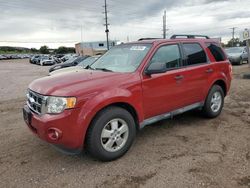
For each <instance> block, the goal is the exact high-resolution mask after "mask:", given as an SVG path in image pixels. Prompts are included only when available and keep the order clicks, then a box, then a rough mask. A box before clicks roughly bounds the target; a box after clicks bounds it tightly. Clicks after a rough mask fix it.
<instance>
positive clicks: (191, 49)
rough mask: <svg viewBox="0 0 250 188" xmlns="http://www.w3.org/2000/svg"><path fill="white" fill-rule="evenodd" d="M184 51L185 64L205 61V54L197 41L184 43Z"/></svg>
mask: <svg viewBox="0 0 250 188" xmlns="http://www.w3.org/2000/svg"><path fill="white" fill-rule="evenodd" d="M183 49H184V52H185V54H186V56H187V65H188V66H189V65H196V64H201V63H206V62H207V56H206V53H205V51H204V50H203V48H202V47H201V46H200V45H199V44H198V43H184V44H183Z"/></svg>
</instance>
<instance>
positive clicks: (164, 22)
mask: <svg viewBox="0 0 250 188" xmlns="http://www.w3.org/2000/svg"><path fill="white" fill-rule="evenodd" d="M166 22H167V14H166V10H165V11H164V15H163V38H164V39H165V38H166V34H167V23H166Z"/></svg>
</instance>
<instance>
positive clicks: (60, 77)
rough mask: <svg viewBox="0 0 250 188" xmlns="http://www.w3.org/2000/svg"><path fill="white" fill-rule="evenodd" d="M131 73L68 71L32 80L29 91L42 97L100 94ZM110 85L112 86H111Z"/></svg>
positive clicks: (125, 80)
mask: <svg viewBox="0 0 250 188" xmlns="http://www.w3.org/2000/svg"><path fill="white" fill-rule="evenodd" d="M130 76H131V73H114V72H103V71H92V70H86V69H83V70H81V71H69V72H64V73H60V74H54V75H52V76H47V77H44V78H40V79H37V80H34V81H33V82H32V83H31V84H30V85H29V89H31V90H33V91H35V92H37V93H40V94H42V95H53V96H75V97H77V96H82V94H87V93H89V94H93V93H95V92H101V91H102V90H106V89H108V88H110V87H114V86H116V85H119V84H121V83H124V82H127V81H128V80H129V79H128V78H129V77H130ZM111 83H112V84H111Z"/></svg>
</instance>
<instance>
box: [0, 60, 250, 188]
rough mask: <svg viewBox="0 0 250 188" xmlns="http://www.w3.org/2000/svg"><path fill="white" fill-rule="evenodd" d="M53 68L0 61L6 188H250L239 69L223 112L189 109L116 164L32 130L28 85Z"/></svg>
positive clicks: (249, 131)
mask: <svg viewBox="0 0 250 188" xmlns="http://www.w3.org/2000/svg"><path fill="white" fill-rule="evenodd" d="M48 68H49V67H40V66H36V65H31V64H29V63H28V61H27V60H15V61H0V91H1V92H0V97H1V98H0V148H1V149H0V187H6V188H7V187H25V188H29V187H32V188H33V187H48V188H49V187H170V188H172V187H180V188H183V187H185V188H189V187H190V188H196V187H212V188H213V187H214V188H220V187H221V188H222V187H226V188H231V187H232V188H235V187H242V188H244V187H245V188H249V187H250V80H243V79H241V76H242V74H243V73H244V72H247V71H248V72H250V69H249V68H248V67H247V65H243V66H234V80H233V82H232V88H231V91H230V95H229V96H228V97H227V98H226V101H225V107H224V110H223V112H222V114H221V115H220V116H219V117H218V118H216V119H212V120H210V119H204V118H203V117H201V116H200V115H199V114H197V112H189V113H185V114H182V115H179V116H177V117H174V118H173V119H172V120H166V121H161V122H159V123H155V124H153V125H151V126H148V127H146V128H145V129H143V130H142V131H141V132H139V133H138V135H137V139H136V141H135V143H134V145H133V146H132V148H131V149H130V150H129V152H128V153H127V154H126V155H125V156H124V157H122V158H121V159H118V160H116V161H113V162H108V163H103V162H99V161H96V160H94V159H92V158H90V157H88V156H87V155H86V154H83V155H81V156H69V155H64V154H61V153H59V152H57V151H56V150H55V149H53V148H52V147H51V146H50V145H48V144H47V143H44V142H43V141H41V140H39V139H38V138H37V137H35V136H34V135H33V134H32V133H31V132H30V131H29V130H28V128H27V127H26V125H25V123H24V121H23V119H22V113H21V108H22V106H23V104H24V101H25V98H24V95H25V92H26V88H27V85H28V83H29V82H31V81H32V80H33V79H35V78H38V77H41V76H45V75H47V73H48Z"/></svg>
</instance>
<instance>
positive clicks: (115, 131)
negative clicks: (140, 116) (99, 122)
mask: <svg viewBox="0 0 250 188" xmlns="http://www.w3.org/2000/svg"><path fill="white" fill-rule="evenodd" d="M128 136H129V128H128V124H127V123H126V122H125V121H124V120H122V119H118V118H117V119H112V120H111V121H109V122H108V123H107V124H106V125H105V126H104V128H103V130H102V134H101V143H102V147H103V148H104V149H105V150H106V151H108V152H116V151H119V150H120V149H122V148H123V147H124V145H125V144H126V142H127V140H128Z"/></svg>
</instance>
